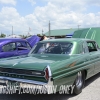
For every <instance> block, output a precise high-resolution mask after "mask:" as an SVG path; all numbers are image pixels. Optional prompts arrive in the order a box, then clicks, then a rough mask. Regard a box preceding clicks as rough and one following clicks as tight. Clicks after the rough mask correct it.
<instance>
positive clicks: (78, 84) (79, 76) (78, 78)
mask: <svg viewBox="0 0 100 100" xmlns="http://www.w3.org/2000/svg"><path fill="white" fill-rule="evenodd" d="M82 85H83V80H82V73H81V72H78V75H77V79H76V86H77V88H81V87H82Z"/></svg>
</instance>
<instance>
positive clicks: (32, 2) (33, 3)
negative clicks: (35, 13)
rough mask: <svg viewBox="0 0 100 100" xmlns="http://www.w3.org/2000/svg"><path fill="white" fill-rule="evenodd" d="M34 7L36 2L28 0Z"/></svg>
mask: <svg viewBox="0 0 100 100" xmlns="http://www.w3.org/2000/svg"><path fill="white" fill-rule="evenodd" d="M28 1H29V2H30V3H31V5H32V6H34V5H35V4H36V2H35V1H34V0H28Z"/></svg>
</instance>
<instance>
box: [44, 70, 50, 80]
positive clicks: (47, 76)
mask: <svg viewBox="0 0 100 100" xmlns="http://www.w3.org/2000/svg"><path fill="white" fill-rule="evenodd" d="M45 78H46V80H49V70H48V68H46V69H45Z"/></svg>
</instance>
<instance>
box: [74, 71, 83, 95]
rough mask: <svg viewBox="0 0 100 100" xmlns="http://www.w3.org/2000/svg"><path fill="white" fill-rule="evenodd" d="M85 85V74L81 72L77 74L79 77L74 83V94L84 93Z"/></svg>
mask: <svg viewBox="0 0 100 100" xmlns="http://www.w3.org/2000/svg"><path fill="white" fill-rule="evenodd" d="M84 84H85V73H84V71H80V72H78V73H77V77H76V79H75V82H74V86H75V87H74V91H73V92H74V94H79V93H81V92H82V89H83V87H84Z"/></svg>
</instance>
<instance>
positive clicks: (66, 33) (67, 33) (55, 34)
mask: <svg viewBox="0 0 100 100" xmlns="http://www.w3.org/2000/svg"><path fill="white" fill-rule="evenodd" d="M76 30H78V29H77V28H75V29H55V30H50V31H48V32H46V33H45V35H46V36H47V37H51V38H65V37H68V38H69V37H72V35H73V33H74V32H75V31H76Z"/></svg>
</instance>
